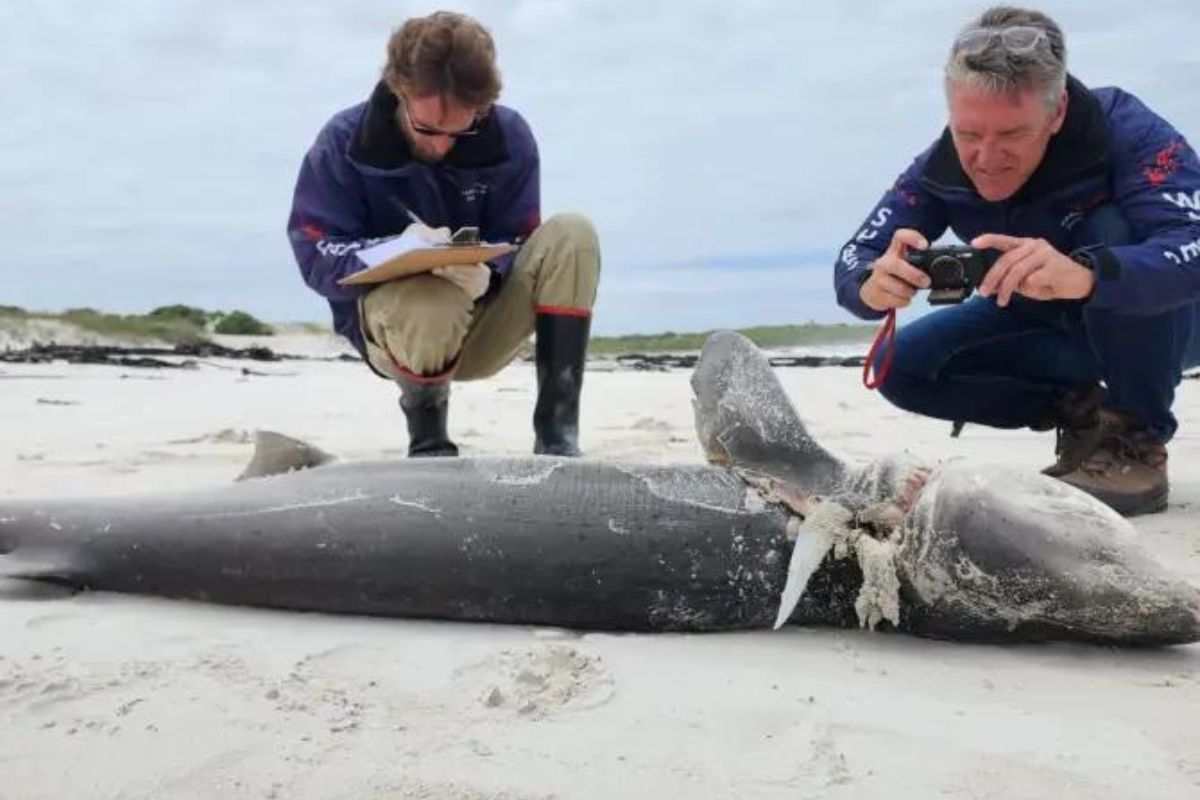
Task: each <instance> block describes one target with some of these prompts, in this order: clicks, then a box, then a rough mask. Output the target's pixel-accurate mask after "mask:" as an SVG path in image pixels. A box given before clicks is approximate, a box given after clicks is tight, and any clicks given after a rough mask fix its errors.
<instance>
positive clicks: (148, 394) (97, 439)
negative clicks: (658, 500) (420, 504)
mask: <svg viewBox="0 0 1200 800" xmlns="http://www.w3.org/2000/svg"><path fill="white" fill-rule="evenodd" d="M269 344H270V345H271V346H272V347H274V348H276V349H277V350H280V351H283V352H297V353H304V354H308V355H319V356H330V355H335V354H336V353H338V352H342V351H344V350H345V347H344V346H343V345H341V344H339V343H338V342H337V341H336V340H333V339H331V338H325V337H316V336H310V337H299V336H296V337H289V338H287V339H283V340H276V341H271V342H269ZM2 346H3V344H2V343H0V347H2ZM855 349H857V348H851V350H855ZM247 369H248V370H250V371H251V372H252V374H247V373H246V371H245V370H247ZM778 373H779V375H780V378H781V380H782V381H783V384H784V386H785V387H786V389H787V390H788V393H789V395H790V396H791V398H792V400H793V402H794V403H795V404H796V406H797V408H798V410H799V411H800V414H801V416H802V417H803V418H804V420H805V422H806V423H807V424H808V425H809V426H810V429H811V430H812V432H813V433H814V435H815V436H816V438H817V439H818V440H819V441H821V442H822V443H824V444H825V445H826V446H827V447H828V448H829V449H831V450H833V451H835V452H836V453H837V454H839V455H841V456H843V457H845V458H847V459H850V460H854V461H858V460H866V459H868V458H871V457H874V456H878V455H881V454H884V453H888V452H895V451H899V450H910V451H911V452H913V453H914V454H918V455H920V456H922V457H924V458H926V459H946V458H952V457H966V458H970V459H972V460H975V461H979V462H998V463H1005V464H1010V465H1016V466H1021V467H1028V468H1029V469H1030V470H1036V469H1038V468H1040V467H1042V466H1044V465H1045V464H1046V463H1048V461H1049V460H1050V458H1051V451H1052V448H1053V440H1052V434H1042V435H1039V434H1034V433H1031V432H1029V431H1012V432H1005V431H996V430H989V429H985V428H979V427H971V426H968V427H967V429H966V430H965V431H964V432H963V434H962V436H961V437H959V438H957V439H954V438H950V436H949V433H950V426H949V425H948V424H946V423H940V422H936V421H931V420H925V419H921V418H917V417H914V416H912V415H909V414H905V413H903V412H900V411H897V410H895V409H893V408H891V407H890V406H888V405H887V403H886V402H885V401H884V400H883V399H882V398H880V397H878V396H877V395H876V394H874V393H872V392H869V391H867V390H865V389H864V388H863V387H862V385H861V382H860V372H859V371H858V370H856V369H852V368H836V367H829V368H788V369H780V370H779V371H778ZM689 375H690V373H689V372H688V371H686V370H673V371H665V372H654V371H633V370H627V369H616V368H614V366H613V365H612V364H611V363H603V362H595V363H593V364H592V365H591V369H589V372H588V374H587V378H586V383H585V389H584V407H583V412H582V437H581V439H582V444H583V446H584V448H585V450H586V454H587V457H588V458H593V459H606V460H632V461H642V462H652V463H670V462H686V463H697V462H700V461H702V454H701V452H700V449H699V447H698V445H697V444H696V440H695V435H694V432H693V426H692V412H691V406H690V398H691V392H690V389H689V386H688V378H689ZM0 387H2V389H3V391H0V420H2V422H0V432H2V439H3V442H4V447H3V449H2V450H0V504H2V503H3V500H4V499H5V498H24V497H47V496H54V497H57V496H61V497H68V496H80V495H100V494H102V495H121V494H133V493H140V492H148V491H170V490H173V489H182V488H192V487H197V486H202V485H217V484H221V483H225V482H228V481H231V480H232V479H233V478H234V477H235V476H236V475H237V474H238V473H239V472H240V470H241V468H242V467H243V466H244V465H245V463H246V462H247V461H248V459H249V458H250V454H251V451H252V447H253V445H252V436H253V432H254V431H255V430H256V429H260V428H266V429H271V430H276V431H279V432H282V433H285V434H288V435H291V436H295V437H298V438H302V439H305V440H307V441H309V442H311V443H313V444H315V445H318V446H319V447H321V448H323V449H324V450H327V451H329V452H331V453H334V454H336V455H337V456H339V457H340V458H342V459H345V460H359V459H373V458H381V457H382V458H400V457H402V456H403V455H404V453H405V446H406V436H405V433H404V423H403V419H402V417H401V414H400V412H399V410H398V408H397V407H396V394H395V389H394V387H392V386H390V385H389V384H388V383H386V382H384V381H381V380H379V379H377V378H375V377H374V376H373V375H372V374H370V372H369V371H367V370H366V369H365V368H364V367H363V366H362V365H361V364H354V363H345V362H336V361H283V362H272V363H258V362H246V361H229V360H212V361H205V362H203V363H201V364H199V365H198V366H197V367H196V368H194V369H187V370H159V369H147V370H138V369H130V368H122V367H110V366H71V365H66V364H42V365H25V364H0ZM533 396H534V374H533V370H532V367H531V366H530V365H529V364H527V363H517V364H514V365H513V366H511V367H509V368H508V369H506V370H505V371H504V372H503V373H501V374H500V375H499V376H497V377H496V378H494V379H492V380H490V381H486V382H481V383H472V384H458V385H456V386H455V387H454V398H453V405H452V414H451V433H452V435H453V436H454V437H455V438H456V439H457V441H458V443H459V445H460V447H461V449H462V451H463V454H464V455H478V454H488V455H519V454H525V453H528V452H529V449H530V446H531V432H530V423H529V419H530V414H531V413H532V407H533ZM1176 411H1177V413H1178V415H1179V417H1180V419H1181V423H1182V425H1181V432H1180V434H1179V435H1178V436H1177V438H1176V439H1175V440H1174V442H1173V443H1172V445H1171V449H1170V457H1171V480H1172V495H1171V505H1170V509H1169V510H1168V512H1167V513H1165V514H1160V515H1154V516H1150V517H1145V518H1139V519H1137V520H1136V521H1135V525H1136V528H1137V530H1138V531H1139V533H1140V535H1141V536H1142V538H1143V540H1144V542H1145V544H1146V546H1147V548H1148V549H1149V550H1150V551H1151V552H1152V553H1153V554H1154V555H1155V556H1157V557H1158V558H1159V559H1161V560H1162V561H1164V562H1166V563H1168V564H1170V565H1172V566H1173V567H1174V568H1175V569H1176V570H1178V571H1180V572H1182V573H1183V574H1184V575H1185V576H1187V577H1188V578H1189V579H1190V580H1191V581H1192V582H1193V583H1196V584H1200V527H1198V526H1197V524H1196V518H1197V517H1196V514H1197V511H1198V510H1200V381H1196V380H1185V381H1184V382H1183V384H1182V386H1181V387H1180V391H1179V400H1178V402H1177V404H1176ZM1198 742H1200V646H1189V647H1181V648H1172V649H1163V650H1145V651H1136V650H1134V651H1121V650H1115V649H1110V648H1103V647H1096V646H1085V645H1061V644H1053V645H1037V646H1033V645H1031V646H994V645H988V646H982V645H964V644H955V643H946V642H934V641H925V640H920V639H916V638H912V637H908V636H903V635H897V634H887V633H872V632H870V631H861V630H851V631H841V630H824V629H807V628H805V629H802V628H796V627H792V628H788V629H785V630H782V631H780V632H771V631H760V632H753V633H736V634H716V635H613V634H592V633H583V634H580V633H578V632H572V631H564V630H557V629H543V628H531V627H520V626H509V627H504V626H490V625H475V624H464V623H438V622H429V621H416V620H395V619H368V618H356V617H337V616H328V615H318V614H302V613H288V612H276V611H263V610H252V609H241V608H229V607H218V606H210V605H202V604H198V603H185V602H172V601H166V600H158V599H153V598H145V597H133V596H119V595H114V594H102V593H96V594H84V595H78V596H75V597H71V598H65V599H64V598H50V599H45V600H28V599H12V598H0V798H3V800H43V799H44V800H50V799H51V798H53V799H54V800H57V799H58V798H67V797H81V798H83V797H86V798H114V799H115V798H122V800H134V799H135V798H136V799H139V800H140V799H141V798H147V799H148V798H216V797H221V798H345V799H346V800H350V799H351V798H353V799H354V800H365V799H366V798H448V799H451V800H483V799H484V798H495V799H497V800H498V799H500V798H504V799H505V800H526V799H529V800H532V798H560V799H562V800H567V799H568V798H569V799H574V798H584V799H588V800H590V799H592V798H595V799H597V800H599V799H600V798H604V799H605V800H607V799H608V798H616V797H621V798H739V799H740V798H789V800H801V799H802V798H869V797H888V798H891V800H928V799H929V798H950V799H951V800H989V799H990V798H997V799H999V798H1004V800H1022V799H1025V798H1089V799H1091V798H1164V800H1165V799H1166V798H1171V799H1172V800H1180V799H1182V798H1187V797H1200V744H1198Z"/></svg>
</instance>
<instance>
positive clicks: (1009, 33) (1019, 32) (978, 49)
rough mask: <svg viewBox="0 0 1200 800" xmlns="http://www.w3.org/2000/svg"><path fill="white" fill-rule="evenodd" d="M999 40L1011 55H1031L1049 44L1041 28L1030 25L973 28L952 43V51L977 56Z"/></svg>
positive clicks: (1047, 37) (1048, 38)
mask: <svg viewBox="0 0 1200 800" xmlns="http://www.w3.org/2000/svg"><path fill="white" fill-rule="evenodd" d="M997 39H999V40H1000V44H1001V45H1003V46H1004V49H1005V50H1007V51H1008V52H1010V53H1012V54H1013V55H1018V56H1021V55H1026V54H1028V53H1032V52H1033V51H1034V50H1036V49H1037V48H1038V47H1040V46H1041V45H1042V44H1043V43H1047V44H1048V43H1049V41H1050V37H1049V36H1047V35H1046V32H1045V31H1044V30H1042V29H1041V28H1036V27H1034V26H1032V25H1012V26H1010V27H1008V28H973V29H971V30H969V31H966V32H965V33H963V34H962V35H961V36H959V37H958V39H956V40H955V42H954V49H955V50H956V51H957V52H959V53H966V54H967V55H969V56H974V55H978V54H979V53H982V52H983V51H984V50H986V49H987V48H988V47H990V46H991V45H992V42H994V41H996V40H997Z"/></svg>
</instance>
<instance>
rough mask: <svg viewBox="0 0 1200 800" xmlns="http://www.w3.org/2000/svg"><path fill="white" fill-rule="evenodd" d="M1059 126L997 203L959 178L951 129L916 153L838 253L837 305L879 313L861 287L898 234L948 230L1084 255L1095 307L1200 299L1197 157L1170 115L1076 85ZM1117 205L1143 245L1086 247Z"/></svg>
mask: <svg viewBox="0 0 1200 800" xmlns="http://www.w3.org/2000/svg"><path fill="white" fill-rule="evenodd" d="M1067 92H1068V96H1069V102H1068V105H1067V118H1066V120H1065V122H1064V123H1063V127H1062V129H1061V130H1060V131H1059V132H1058V133H1057V134H1056V135H1055V136H1054V137H1052V138H1051V140H1050V145H1049V147H1048V148H1047V149H1046V156H1045V158H1044V159H1043V160H1042V163H1041V165H1040V166H1039V167H1038V168H1037V170H1036V171H1034V173H1033V175H1032V176H1030V178H1029V181H1028V182H1027V183H1026V184H1025V186H1023V187H1022V188H1021V190H1020V191H1018V192H1017V194H1016V195H1015V196H1014V197H1012V198H1010V199H1008V200H1005V201H1003V202H999V203H989V202H987V201H986V200H984V199H983V198H981V197H980V196H979V194H978V193H977V192H976V191H975V188H974V186H973V185H972V184H971V182H970V179H969V178H967V176H966V174H965V173H964V172H963V169H962V166H961V165H960V164H959V161H958V156H957V154H956V153H955V150H954V144H953V142H952V141H951V139H950V133H949V131H948V130H947V131H945V132H944V133H943V134H942V138H941V139H940V140H938V141H937V142H935V143H934V144H933V145H932V146H931V147H930V148H929V149H928V150H926V151H925V152H924V153H922V154H921V155H919V156H918V157H917V158H916V160H915V161H914V162H913V163H912V165H911V166H910V167H909V168H908V169H907V170H906V171H905V172H904V173H903V174H902V175H901V176H900V178H899V179H898V180H897V181H896V184H895V185H894V186H893V187H892V188H891V189H890V190H889V191H888V192H886V193H885V194H884V196H883V199H882V200H881V201H880V202H879V204H878V205H877V206H876V207H875V210H874V211H872V212H871V215H870V216H869V217H867V220H866V221H865V222H864V223H863V225H862V226H861V227H860V228H859V230H858V233H857V234H855V236H854V238H852V239H851V240H850V241H849V242H847V243H846V244H845V246H844V247H843V248H842V250H841V253H840V255H839V257H838V259H837V263H836V264H835V265H834V276H833V278H834V288H835V289H836V291H837V297H838V303H839V304H841V305H842V306H843V307H844V308H846V309H847V310H849V311H851V312H852V313H854V314H855V315H856V316H858V317H861V318H863V319H878V318H879V317H881V316H883V314H882V313H880V312H875V311H873V310H872V309H870V308H869V307H868V306H866V305H865V304H864V303H863V302H862V299H861V298H860V297H859V295H858V292H859V288H860V287H861V286H862V283H863V281H865V280H866V279H867V277H869V275H870V271H871V264H872V263H873V262H874V261H875V259H876V258H878V257H879V256H880V255H882V254H883V252H884V251H885V250H886V249H887V246H888V243H889V242H890V241H891V240H892V234H893V233H894V232H895V230H896V229H897V228H915V229H916V230H918V231H920V232H921V233H922V234H923V235H924V236H925V238H926V239H927V240H928V241H930V242H933V241H934V240H936V239H937V238H938V237H940V236H941V235H942V234H943V233H944V232H945V231H946V229H947V228H949V229H950V230H952V231H954V233H955V235H956V236H958V238H959V239H960V240H962V241H964V242H969V241H971V239H973V238H974V237H976V236H978V235H979V234H982V233H1003V234H1008V235H1010V236H1028V237H1038V238H1042V239H1045V240H1046V241H1048V242H1049V243H1050V244H1052V245H1054V247H1055V248H1056V249H1058V251H1059V252H1061V253H1067V254H1070V253H1071V252H1073V251H1074V250H1078V249H1083V248H1085V247H1086V248H1087V249H1088V250H1090V251H1091V255H1092V256H1093V258H1094V260H1095V262H1096V266H1097V268H1096V288H1095V290H1094V292H1093V293H1092V296H1091V298H1090V299H1089V300H1088V301H1087V302H1088V305H1089V306H1090V307H1092V308H1102V309H1109V310H1113V311H1117V312H1121V313H1127V314H1154V313H1159V312H1163V311H1167V310H1169V309H1171V308H1175V307H1178V306H1181V305H1185V304H1188V303H1196V302H1198V301H1200V161H1198V160H1197V157H1196V152H1195V151H1194V150H1193V149H1192V147H1191V146H1190V145H1189V144H1188V142H1187V140H1186V139H1184V137H1183V135H1182V134H1180V133H1179V132H1178V131H1177V130H1175V129H1174V128H1173V127H1171V125H1170V124H1169V123H1168V122H1167V121H1166V120H1164V119H1163V118H1162V117H1160V116H1158V115H1157V114H1155V113H1154V112H1153V111H1151V110H1150V109H1149V108H1147V107H1146V106H1145V105H1144V104H1143V103H1142V102H1141V101H1140V100H1138V99H1137V98H1136V97H1134V96H1133V95H1131V94H1129V93H1128V92H1124V91H1122V90H1120V89H1116V88H1102V89H1094V90H1089V89H1088V88H1087V87H1085V86H1084V85H1083V84H1082V83H1080V82H1079V81H1077V80H1076V79H1075V78H1070V79H1069V81H1068V85H1067ZM1105 203H1110V204H1113V205H1115V206H1116V207H1117V208H1118V209H1119V210H1120V211H1121V214H1122V215H1123V216H1124V218H1125V220H1126V222H1128V223H1129V225H1130V226H1131V227H1132V229H1133V233H1134V237H1135V241H1136V243H1134V244H1127V245H1118V246H1113V247H1100V248H1094V247H1087V246H1088V245H1089V244H1092V243H1089V242H1083V241H1076V237H1075V235H1074V234H1075V232H1076V231H1078V230H1079V229H1080V228H1081V227H1082V226H1078V222H1079V220H1080V219H1081V218H1082V216H1083V215H1085V214H1087V213H1088V211H1090V210H1091V209H1093V208H1095V207H1096V206H1098V205H1101V204H1105Z"/></svg>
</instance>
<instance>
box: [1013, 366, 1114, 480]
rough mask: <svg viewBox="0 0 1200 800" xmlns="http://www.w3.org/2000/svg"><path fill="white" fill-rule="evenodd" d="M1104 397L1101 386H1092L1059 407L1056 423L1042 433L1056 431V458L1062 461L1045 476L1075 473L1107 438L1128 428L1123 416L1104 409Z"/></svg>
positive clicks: (1071, 394) (1069, 396) (1073, 393)
mask: <svg viewBox="0 0 1200 800" xmlns="http://www.w3.org/2000/svg"><path fill="white" fill-rule="evenodd" d="M1104 396H1105V395H1104V389H1103V388H1101V387H1100V386H1088V387H1085V388H1082V389H1076V390H1073V391H1070V392H1067V393H1066V394H1065V395H1064V396H1063V397H1062V399H1060V400H1059V401H1058V402H1057V403H1055V406H1054V411H1053V417H1052V419H1053V421H1052V422H1050V423H1049V424H1047V425H1046V426H1045V427H1044V428H1041V429H1042V430H1045V429H1046V428H1049V427H1055V428H1056V432H1055V439H1054V455H1055V456H1057V459H1058V460H1057V461H1055V462H1054V463H1053V464H1051V465H1050V466H1048V467H1046V468H1045V469H1043V470H1042V473H1043V474H1044V475H1049V476H1051V477H1052V478H1059V477H1062V476H1063V475H1066V474H1068V473H1070V472H1074V471H1075V470H1077V469H1079V467H1080V466H1081V465H1082V464H1083V462H1084V461H1086V460H1087V458H1088V456H1090V455H1091V454H1092V453H1094V452H1095V451H1096V448H1097V447H1099V446H1100V442H1101V441H1102V440H1103V439H1104V437H1105V435H1107V434H1110V433H1115V432H1117V431H1118V430H1120V429H1121V428H1123V427H1124V422H1123V420H1122V419H1121V417H1120V416H1118V415H1117V414H1114V413H1112V412H1110V411H1107V410H1105V409H1102V408H1101V407H1100V404H1101V403H1103V402H1104ZM1036 429H1037V428H1035V430H1036Z"/></svg>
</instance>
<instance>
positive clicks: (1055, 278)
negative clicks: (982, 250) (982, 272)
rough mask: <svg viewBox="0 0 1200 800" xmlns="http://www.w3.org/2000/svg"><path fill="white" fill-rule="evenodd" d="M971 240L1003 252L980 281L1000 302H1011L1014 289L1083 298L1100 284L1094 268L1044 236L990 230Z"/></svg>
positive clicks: (1031, 294)
mask: <svg viewBox="0 0 1200 800" xmlns="http://www.w3.org/2000/svg"><path fill="white" fill-rule="evenodd" d="M971 244H972V245H973V246H975V247H989V248H995V249H996V250H997V251H999V252H1000V253H1001V255H1000V257H999V259H998V260H997V261H996V263H995V265H994V266H993V267H992V268H991V269H990V270H989V271H988V273H987V275H986V276H985V277H984V279H983V282H982V283H981V284H980V285H979V293H980V294H981V295H983V296H984V297H990V296H992V295H995V296H996V305H998V306H1006V305H1008V302H1009V300H1010V299H1012V296H1013V294H1014V293H1016V294H1020V295H1024V296H1025V297H1029V298H1031V299H1033V300H1081V299H1083V298H1085V297H1087V296H1088V295H1090V294H1091V293H1092V289H1094V288H1095V286H1096V276H1095V274H1094V273H1093V272H1092V271H1091V270H1090V269H1088V268H1087V267H1085V266H1084V265H1083V264H1080V263H1079V262H1078V261H1076V260H1074V259H1073V258H1071V257H1070V256H1066V255H1063V254H1062V253H1060V252H1059V251H1058V250H1056V249H1055V248H1054V246H1053V245H1051V244H1050V243H1049V242H1047V241H1046V240H1044V239H1023V238H1019V237H1015V236H1002V235H1000V234H997V233H988V234H984V235H983V236H977V237H975V239H973V240H972V241H971Z"/></svg>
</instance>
